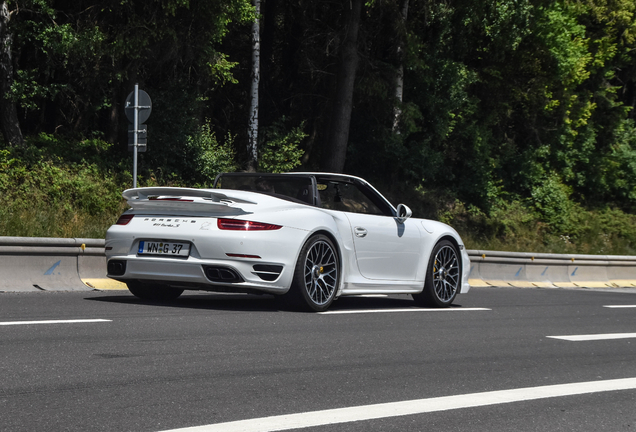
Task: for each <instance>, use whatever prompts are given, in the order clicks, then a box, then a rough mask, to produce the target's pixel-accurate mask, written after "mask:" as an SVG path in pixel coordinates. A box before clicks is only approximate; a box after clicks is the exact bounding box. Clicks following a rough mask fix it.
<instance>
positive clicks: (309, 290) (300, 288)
mask: <svg viewBox="0 0 636 432" xmlns="http://www.w3.org/2000/svg"><path fill="white" fill-rule="evenodd" d="M339 281H340V264H339V259H338V253H337V252H336V248H335V246H334V244H333V243H332V241H331V240H330V239H329V237H327V236H324V235H322V234H319V235H315V236H313V237H311V238H310V239H309V240H308V241H307V243H305V245H304V246H303V248H302V249H301V251H300V255H299V256H298V261H297V263H296V269H295V271H294V279H293V282H292V286H291V288H290V289H289V292H288V293H287V294H286V295H285V300H286V301H287V303H288V304H289V303H291V305H292V306H294V307H295V308H299V309H302V310H309V311H315V312H322V311H325V310H327V309H328V308H329V306H330V305H331V303H333V300H334V298H335V296H336V292H337V290H338V283H339Z"/></svg>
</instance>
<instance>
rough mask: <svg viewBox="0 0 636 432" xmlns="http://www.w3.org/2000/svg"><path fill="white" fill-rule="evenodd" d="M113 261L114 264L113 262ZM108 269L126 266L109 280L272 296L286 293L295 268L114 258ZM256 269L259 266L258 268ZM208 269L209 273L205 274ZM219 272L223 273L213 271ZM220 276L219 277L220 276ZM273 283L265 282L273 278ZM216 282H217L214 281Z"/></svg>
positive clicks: (110, 275) (260, 262) (258, 263)
mask: <svg viewBox="0 0 636 432" xmlns="http://www.w3.org/2000/svg"><path fill="white" fill-rule="evenodd" d="M111 261H113V263H111ZM108 262H109V265H108V268H109V269H111V268H113V267H117V266H113V265H112V264H114V262H117V263H123V266H119V267H120V268H121V267H123V268H124V271H123V273H122V274H119V272H118V274H111V273H109V274H108V277H110V278H113V279H116V280H118V281H121V282H124V283H125V282H132V281H140V282H146V283H153V282H154V283H156V284H158V285H168V286H173V287H179V288H184V289H196V290H207V291H222V292H254V291H257V292H264V293H270V294H284V293H286V292H287V290H288V289H289V287H290V285H291V279H292V276H293V268H291V269H290V268H289V266H286V265H284V264H282V263H263V262H262V260H259V261H258V262H254V261H250V260H246V261H236V260H232V261H229V260H227V261H226V260H197V259H193V258H189V259H187V260H180V259H174V258H148V257H143V258H141V257H137V256H113V257H110V258H109V259H108ZM263 265H269V266H271V267H273V268H275V269H280V274H279V275H278V276H276V275H275V273H277V272H271V271H270V272H263V271H259V270H261V268H262V267H259V266H263ZM254 266H257V267H256V269H255V268H254ZM206 269H207V270H208V272H207V274H206ZM216 269H220V270H221V271H220V272H217V271H210V270H216ZM232 273H234V274H236V275H238V276H239V278H238V279H232V278H231V277H229V276H227V275H231V274H232ZM217 276H218V277H217ZM274 277H275V279H274V280H264V278H266V279H273V278H274ZM214 279H216V280H214Z"/></svg>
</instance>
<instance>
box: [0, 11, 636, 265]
mask: <svg viewBox="0 0 636 432" xmlns="http://www.w3.org/2000/svg"><path fill="white" fill-rule="evenodd" d="M3 3H4V4H6V5H7V6H8V10H9V11H10V14H11V15H10V20H9V22H8V27H7V28H8V31H9V32H10V33H11V36H12V43H11V46H10V50H11V52H12V54H13V57H12V58H13V60H12V61H13V71H14V73H13V82H12V86H11V89H12V90H11V92H10V94H8V95H5V99H6V100H8V101H10V102H12V103H15V104H16V106H17V110H18V114H19V115H18V120H19V123H20V127H21V129H22V132H23V134H24V135H25V137H26V141H25V144H24V145H23V146H21V147H18V146H11V145H9V143H6V142H5V143H4V144H2V143H0V193H2V198H1V200H2V207H1V208H0V235H1V234H5V235H6V234H12V235H75V236H79V235H88V234H86V232H87V230H84V231H81V233H84V234H80V233H78V231H74V229H73V224H66V221H68V220H72V219H73V218H77V217H84V218H86V220H87V222H86V226H90V225H91V224H97V225H98V226H99V227H100V228H98V229H96V231H91V232H90V233H89V234H91V235H94V236H101V235H103V229H104V227H105V226H107V222H104V223H101V222H99V223H101V225H99V223H98V222H95V220H94V219H91V218H99V217H100V216H103V215H107V217H106V216H103V217H104V218H105V220H106V221H107V220H108V218H112V217H114V216H113V215H115V214H116V213H117V212H118V211H120V209H121V205H122V203H121V200H120V199H119V198H118V197H117V195H118V192H119V191H120V189H122V188H125V187H129V186H130V184H131V174H130V171H131V163H132V162H131V157H130V154H129V153H128V152H127V138H126V128H127V123H128V122H127V120H126V119H125V117H124V115H123V101H124V99H125V97H126V95H127V94H128V93H129V92H130V91H131V90H132V87H133V85H134V84H135V83H139V84H140V87H141V88H143V89H144V90H145V91H147V92H148V93H149V94H150V96H151V97H152V100H153V112H152V115H151V117H150V119H149V120H148V122H147V124H148V127H149V133H148V141H149V144H148V152H147V153H143V154H141V155H140V175H141V179H140V182H141V184H142V185H145V184H174V185H198V186H207V185H209V184H210V182H211V181H212V180H213V177H214V175H215V174H216V173H217V172H219V171H224V170H233V169H245V168H246V164H245V161H246V156H247V155H246V146H247V124H248V109H249V104H250V101H249V95H248V94H249V86H250V73H251V64H250V63H251V50H252V45H251V41H250V29H251V22H252V21H253V20H254V19H255V18H256V17H255V15H254V13H253V10H254V9H253V6H252V3H251V2H250V1H249V0H135V1H133V0H117V1H112V0H111V1H104V2H95V1H85V0H75V1H61V0H6V1H4V2H3ZM351 4H352V2H351V1H349V0H330V1H323V0H320V1H314V0H300V1H298V0H295V1H291V0H266V1H263V4H262V6H261V15H260V16H259V17H258V18H259V19H260V22H261V32H262V34H261V59H262V64H261V88H260V131H261V132H260V144H259V154H260V169H262V170H267V171H274V172H276V171H285V170H290V169H304V170H320V169H322V168H323V167H324V166H325V165H324V163H325V162H324V161H325V159H326V156H328V155H326V154H325V153H326V150H325V149H328V148H331V146H330V145H329V143H328V142H327V141H328V140H329V139H330V136H332V135H331V134H330V128H331V127H332V125H331V118H330V114H331V113H332V112H333V111H334V103H335V101H336V100H337V99H336V97H335V96H336V93H337V91H339V90H338V88H339V87H338V82H337V77H338V73H337V72H338V68H339V61H340V60H339V59H340V57H339V54H340V52H341V47H342V45H343V43H344V42H343V41H344V40H345V36H346V28H347V23H348V22H349V21H347V20H348V17H347V12H349V8H350V5H351ZM405 6H406V8H405ZM407 12H408V13H407ZM357 52H358V57H359V61H358V65H357V72H356V80H355V87H354V89H353V110H352V119H351V124H350V130H349V131H348V132H349V135H348V136H349V141H348V146H347V152H346V154H347V156H346V161H345V165H344V166H345V168H344V171H345V172H348V173H351V174H357V175H360V176H363V177H366V178H368V179H369V180H371V181H373V182H374V183H375V184H377V185H378V186H379V189H380V190H382V191H383V192H386V193H387V194H388V195H390V196H391V198H392V199H395V200H401V201H404V202H407V203H408V204H409V205H411V206H412V207H413V208H414V210H416V215H418V216H426V217H434V218H438V219H442V220H444V221H446V222H450V223H452V224H454V225H455V226H457V227H458V228H459V229H460V232H461V233H462V234H463V235H464V236H465V237H466V238H467V241H468V243H469V247H473V248H477V247H484V248H498V249H517V250H530V249H533V250H536V251H547V250H550V251H555V252H566V251H567V252H590V253H609V252H612V253H633V252H634V249H636V218H634V216H632V214H633V213H634V211H635V210H636V112H635V111H634V108H636V3H634V1H633V0H579V1H574V0H557V1H547V0H500V1H492V2H484V1H477V0H444V1H433V0H369V1H367V2H366V3H364V4H363V6H362V14H361V20H360V28H359V34H358V37H357ZM400 71H403V74H401V73H400ZM400 76H403V89H404V92H403V94H404V97H403V99H401V100H400V99H399V98H398V97H396V86H397V85H398V82H399V79H400ZM33 202H38V203H40V204H39V205H38V206H37V207H38V208H33V206H32V205H30V204H29V203H33ZM47 209H48V210H50V212H51V214H53V213H55V215H54V216H51V217H50V220H51V221H52V222H51V223H47V224H40V225H41V226H46V228H41V229H38V230H35V229H26V228H24V227H23V225H24V226H26V225H29V224H27V223H26V222H24V221H26V220H27V219H24V218H28V221H30V222H29V223H33V222H32V221H35V220H39V219H37V218H36V217H34V216H33V215H31V214H32V213H33V212H40V213H42V212H46V211H47ZM29 212H31V213H29ZM40 213H38V214H40ZM33 214H35V213H33ZM29 215H31V216H29ZM78 215H79V216H78ZM38 217H39V216H38ZM56 220H57V221H58V222H55V221H56ZM20 221H22V222H20ZM21 224H22V225H21ZM63 225H64V226H66V227H67V228H64V229H61V228H59V227H61V226H63ZM76 226H79V225H78V224H76ZM54 227H57V228H54ZM100 230H101V231H100ZM88 231H90V230H88Z"/></svg>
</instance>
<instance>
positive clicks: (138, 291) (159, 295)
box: [126, 282, 183, 301]
mask: <svg viewBox="0 0 636 432" xmlns="http://www.w3.org/2000/svg"><path fill="white" fill-rule="evenodd" d="M126 285H128V290H129V291H130V292H131V293H132V294H133V295H134V296H135V297H137V298H140V299H142V300H155V301H170V300H175V299H176V298H178V297H179V296H180V295H181V294H182V293H183V290H182V289H179V288H171V287H168V286H163V285H149V284H145V283H141V282H127V283H126Z"/></svg>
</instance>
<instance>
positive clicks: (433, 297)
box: [413, 240, 461, 307]
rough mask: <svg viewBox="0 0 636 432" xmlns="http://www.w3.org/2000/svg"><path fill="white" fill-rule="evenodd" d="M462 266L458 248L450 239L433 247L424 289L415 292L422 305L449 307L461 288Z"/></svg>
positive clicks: (416, 298) (418, 301)
mask: <svg viewBox="0 0 636 432" xmlns="http://www.w3.org/2000/svg"><path fill="white" fill-rule="evenodd" d="M460 282H461V267H460V262H459V254H458V253H457V248H456V247H455V245H454V244H453V243H451V242H450V241H448V240H442V241H441V242H439V243H437V244H436V245H435V247H434V248H433V253H432V254H431V258H430V260H429V263H428V268H427V270H426V279H425V281H424V290H423V291H422V292H421V293H420V294H413V299H414V300H415V301H416V302H417V303H418V304H420V305H422V306H428V307H449V306H450V305H451V304H452V303H453V300H455V297H456V296H457V292H458V290H459V284H460Z"/></svg>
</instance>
